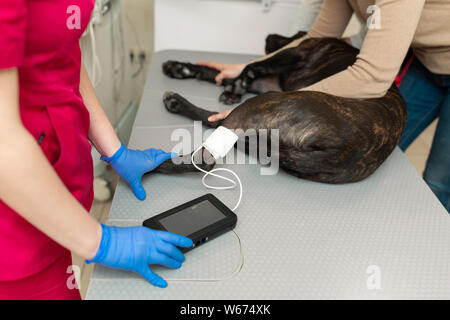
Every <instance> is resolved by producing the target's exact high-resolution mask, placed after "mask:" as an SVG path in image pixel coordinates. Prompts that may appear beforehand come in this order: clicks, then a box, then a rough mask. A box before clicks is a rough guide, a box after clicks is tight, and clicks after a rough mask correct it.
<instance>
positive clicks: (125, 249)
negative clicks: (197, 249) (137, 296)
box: [86, 224, 193, 288]
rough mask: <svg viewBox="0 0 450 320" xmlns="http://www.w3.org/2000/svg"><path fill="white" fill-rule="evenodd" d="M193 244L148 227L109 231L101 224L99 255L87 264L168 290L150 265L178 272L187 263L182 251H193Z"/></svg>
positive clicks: (112, 228)
mask: <svg viewBox="0 0 450 320" xmlns="http://www.w3.org/2000/svg"><path fill="white" fill-rule="evenodd" d="M192 245H193V243H192V240H191V239H189V238H186V237H183V236H180V235H176V234H173V233H170V232H164V231H157V230H152V229H149V228H146V227H128V228H119V227H110V226H105V225H103V224H102V240H101V242H100V247H99V249H98V251H97V254H96V255H95V257H94V258H92V259H91V260H88V261H86V263H88V264H89V263H92V262H95V263H100V264H103V265H105V266H108V267H111V268H117V269H124V270H130V271H134V272H136V273H139V274H140V275H141V276H142V277H144V278H145V279H147V281H149V282H150V283H151V284H153V285H155V286H158V287H161V288H165V287H167V282H166V281H164V279H162V278H161V277H160V276H158V275H157V274H155V273H153V272H152V271H151V270H150V267H149V264H160V265H163V266H166V267H169V268H173V269H177V268H179V267H181V264H182V262H184V260H185V258H184V255H183V254H182V253H181V251H180V250H178V248H176V247H175V246H179V247H192Z"/></svg>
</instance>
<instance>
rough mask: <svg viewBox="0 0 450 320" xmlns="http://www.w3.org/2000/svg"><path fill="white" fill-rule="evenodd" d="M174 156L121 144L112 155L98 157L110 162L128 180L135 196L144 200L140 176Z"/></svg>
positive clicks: (173, 154)
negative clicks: (132, 148)
mask: <svg viewBox="0 0 450 320" xmlns="http://www.w3.org/2000/svg"><path fill="white" fill-rule="evenodd" d="M175 156H177V154H175V153H166V152H164V151H162V150H159V149H147V150H144V151H141V150H131V149H128V148H127V147H125V146H124V145H123V144H122V146H121V147H120V149H119V150H118V151H117V152H116V153H115V154H114V155H113V156H112V157H110V158H107V157H105V156H102V157H101V158H100V159H101V160H103V161H106V162H108V163H109V164H111V166H112V167H113V168H114V170H115V171H116V172H117V173H118V174H119V176H121V177H122V178H123V179H124V180H125V181H126V182H128V184H129V185H130V187H131V189H132V190H133V192H134V195H135V196H136V198H138V199H139V200H144V199H145V197H146V194H145V190H144V187H143V186H142V176H143V175H144V174H145V173H147V172H150V171H152V170H154V169H155V168H157V167H158V166H159V165H160V164H161V163H163V162H164V161H166V160H169V159H171V158H173V157H175Z"/></svg>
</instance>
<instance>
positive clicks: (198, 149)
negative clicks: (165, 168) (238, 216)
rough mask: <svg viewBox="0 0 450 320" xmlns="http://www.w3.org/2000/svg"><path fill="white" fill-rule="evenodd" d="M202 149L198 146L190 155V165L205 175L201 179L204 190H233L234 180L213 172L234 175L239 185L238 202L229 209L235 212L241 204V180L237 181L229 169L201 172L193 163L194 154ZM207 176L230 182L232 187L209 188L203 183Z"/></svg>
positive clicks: (237, 177) (209, 186)
mask: <svg viewBox="0 0 450 320" xmlns="http://www.w3.org/2000/svg"><path fill="white" fill-rule="evenodd" d="M202 148H203V145H202V146H200V147H199V148H197V149H196V150H195V151H194V152H193V153H192V155H191V161H192V164H193V165H194V167H195V168H196V169H197V170H199V171H201V172H203V173H204V174H205V175H204V176H203V178H202V183H203V185H204V186H205V187H206V188H208V189H215V190H229V189H234V188H235V187H236V181H234V180H232V179H229V178H227V177H224V176H221V175H218V174H215V173H214V172H217V171H225V172H229V173H231V174H232V175H234V176H235V177H236V180H237V182H238V183H239V200H238V202H237V203H236V205H235V207H234V208H233V209H231V211H235V210H236V209H237V208H238V207H239V205H240V204H241V200H242V193H243V188H242V182H241V179H239V176H238V175H237V174H236V173H235V172H234V171H232V170H230V169H227V168H216V169H212V170H211V171H206V170H203V169H202V168H200V167H199V166H197V164H196V163H195V161H194V156H195V154H196V153H197V152H198V151H200V150H201V149H202ZM208 176H213V177H216V178H219V179H222V180H225V181H228V182H231V183H232V184H233V185H231V186H224V187H215V186H211V185H209V184H207V183H206V182H205V179H206V177H208Z"/></svg>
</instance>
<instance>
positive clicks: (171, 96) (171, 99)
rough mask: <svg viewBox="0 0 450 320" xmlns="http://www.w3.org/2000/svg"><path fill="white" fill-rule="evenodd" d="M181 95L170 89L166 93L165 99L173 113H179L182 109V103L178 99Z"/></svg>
mask: <svg viewBox="0 0 450 320" xmlns="http://www.w3.org/2000/svg"><path fill="white" fill-rule="evenodd" d="M179 97H180V95H178V94H176V93H173V92H170V91H168V92H166V93H164V96H163V101H164V106H165V107H166V109H167V111H169V112H171V113H179V112H180V111H181V104H180V102H179V100H178V98H179Z"/></svg>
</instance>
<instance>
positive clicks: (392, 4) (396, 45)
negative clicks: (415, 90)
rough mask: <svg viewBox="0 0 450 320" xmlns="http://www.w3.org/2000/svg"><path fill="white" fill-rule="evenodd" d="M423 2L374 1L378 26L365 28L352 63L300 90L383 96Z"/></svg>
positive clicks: (408, 40) (371, 96)
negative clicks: (376, 6) (380, 16)
mask: <svg viewBox="0 0 450 320" xmlns="http://www.w3.org/2000/svg"><path fill="white" fill-rule="evenodd" d="M424 3H425V0H416V1H409V0H396V1H392V0H378V1H377V5H378V7H379V10H380V14H381V15H382V23H381V26H380V28H374V29H371V30H369V31H368V33H367V35H366V37H365V39H364V45H363V47H362V48H361V51H360V53H359V55H358V58H357V60H356V62H355V63H354V64H353V65H352V66H350V67H348V68H347V69H345V70H344V71H341V72H339V73H337V74H334V75H333V76H331V77H329V78H326V79H324V80H322V81H319V82H317V83H314V84H313V85H311V86H308V87H306V88H303V89H301V90H302V91H318V92H323V93H327V94H331V95H335V96H340V97H346V98H355V99H370V98H379V97H382V96H384V95H385V94H386V92H387V91H388V90H389V88H390V87H391V85H392V83H393V81H394V79H395V77H396V75H397V73H398V71H399V69H400V67H401V64H402V62H403V59H404V58H405V56H406V54H407V52H408V49H409V47H410V45H411V42H412V40H413V38H414V34H415V32H416V29H417V25H418V23H419V21H420V17H421V13H422V10H423V6H424Z"/></svg>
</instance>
